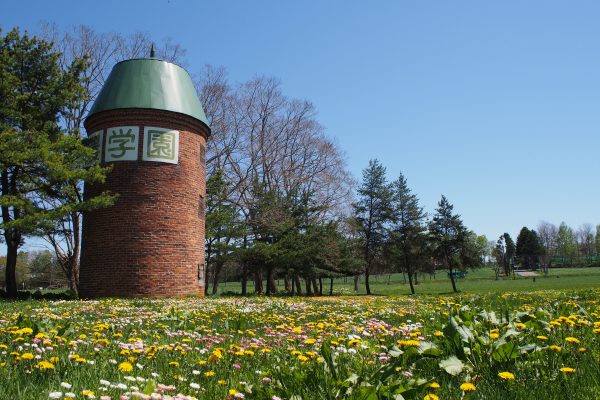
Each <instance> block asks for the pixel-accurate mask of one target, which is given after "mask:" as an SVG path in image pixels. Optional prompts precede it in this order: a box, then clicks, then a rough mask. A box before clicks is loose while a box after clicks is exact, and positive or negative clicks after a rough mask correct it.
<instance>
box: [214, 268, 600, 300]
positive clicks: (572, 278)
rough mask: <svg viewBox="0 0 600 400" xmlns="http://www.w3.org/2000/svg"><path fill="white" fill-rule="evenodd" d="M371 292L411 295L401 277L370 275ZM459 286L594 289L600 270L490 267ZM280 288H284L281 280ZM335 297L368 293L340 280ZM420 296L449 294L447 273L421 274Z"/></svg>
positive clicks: (234, 288) (224, 288)
mask: <svg viewBox="0 0 600 400" xmlns="http://www.w3.org/2000/svg"><path fill="white" fill-rule="evenodd" d="M370 281H371V293H372V294H376V295H405V294H410V287H409V285H408V282H406V283H405V282H404V280H403V278H402V274H391V275H389V274H385V275H375V276H371V280H370ZM456 285H457V288H458V290H460V291H461V292H472V293H493V292H511V291H532V290H546V289H567V290H568V289H592V288H600V268H597V267H596V268H556V269H552V270H550V272H549V273H548V275H546V276H544V275H543V274H541V273H540V275H539V276H537V277H536V278H535V281H534V280H533V278H531V277H519V276H517V277H516V278H515V279H513V278H512V277H510V278H504V277H501V278H500V279H498V280H496V279H495V275H494V272H493V271H492V270H491V269H488V268H482V269H478V270H474V271H469V272H468V273H467V276H466V278H463V279H457V281H456ZM278 288H283V282H282V281H279V284H278ZM248 289H249V290H252V289H253V283H252V282H251V281H250V282H249V283H248ZM333 290H334V294H338V295H339V294H345V295H351V294H357V295H361V294H365V287H364V279H361V283H360V287H359V291H358V292H354V288H353V279H352V278H351V277H349V278H338V279H335V280H334V286H333ZM415 290H416V292H417V294H450V293H452V285H451V283H450V279H449V278H448V276H447V274H446V273H445V272H443V271H439V272H438V273H437V274H436V275H435V277H434V276H430V275H429V274H424V275H419V284H418V285H416V287H415ZM219 292H220V293H225V292H234V293H240V283H239V282H227V283H221V284H220V285H219ZM323 293H329V280H328V279H325V280H323Z"/></svg>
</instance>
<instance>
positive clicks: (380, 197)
mask: <svg viewBox="0 0 600 400" xmlns="http://www.w3.org/2000/svg"><path fill="white" fill-rule="evenodd" d="M391 202H392V194H391V190H390V187H389V185H388V183H387V181H386V177H385V167H384V166H383V165H381V163H380V162H379V161H378V160H376V159H375V160H370V161H369V166H368V167H367V168H366V169H365V170H363V179H362V184H361V185H360V187H359V188H358V201H357V202H355V203H353V204H352V208H353V211H354V212H353V217H354V223H355V226H356V229H357V233H358V237H359V239H360V243H361V248H362V256H363V262H364V274H365V289H366V292H367V294H371V287H370V286H369V275H370V273H371V271H372V268H373V265H374V263H375V260H376V259H377V257H381V253H382V249H383V246H384V243H385V241H386V233H387V224H388V223H389V222H390V221H391V219H392V209H391Z"/></svg>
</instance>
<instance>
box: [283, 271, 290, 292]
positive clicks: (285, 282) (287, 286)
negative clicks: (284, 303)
mask: <svg viewBox="0 0 600 400" xmlns="http://www.w3.org/2000/svg"><path fill="white" fill-rule="evenodd" d="M283 286H284V288H285V291H286V292H288V293H289V292H290V278H289V277H288V276H287V275H286V276H284V277H283Z"/></svg>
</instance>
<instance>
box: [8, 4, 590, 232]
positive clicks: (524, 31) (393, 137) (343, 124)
mask: <svg viewBox="0 0 600 400" xmlns="http://www.w3.org/2000/svg"><path fill="white" fill-rule="evenodd" d="M42 20H46V21H53V22H55V23H57V24H58V26H59V27H61V28H67V27H69V26H72V25H77V24H86V25H90V26H92V27H94V28H95V29H96V30H98V31H101V32H108V31H118V32H122V33H130V32H136V31H144V32H149V33H150V34H151V35H152V36H153V37H154V38H155V39H156V40H158V41H160V40H161V39H162V38H164V37H171V38H173V40H174V41H175V42H178V43H180V44H181V45H182V46H183V47H185V48H186V49H187V59H188V61H189V70H190V72H191V73H195V72H199V71H200V70H201V68H202V66H203V65H204V64H212V65H216V66H224V67H226V68H227V70H228V71H229V76H230V78H231V80H232V81H233V82H241V81H244V80H247V79H250V78H252V77H253V76H254V75H256V74H261V75H262V74H265V75H272V76H275V77H278V78H280V79H281V81H282V83H283V90H284V92H285V93H286V94H287V95H288V96H290V97H296V98H301V99H308V100H310V101H312V102H313V103H314V104H315V106H316V107H317V109H318V110H319V117H318V118H319V121H320V122H321V123H322V124H323V125H325V127H326V128H327V132H328V134H329V135H330V136H332V137H334V138H335V139H336V140H337V143H338V144H339V146H340V147H341V148H342V149H343V150H344V152H345V153H346V155H347V160H348V165H349V168H350V170H351V172H352V173H353V174H354V175H355V177H357V178H358V179H360V176H361V170H362V169H363V168H365V167H366V165H367V164H368V160H369V159H371V158H378V159H379V160H380V161H381V162H382V163H383V164H384V165H385V166H386V167H387V170H388V174H389V178H390V179H394V178H395V177H397V175H398V173H399V172H400V171H402V172H403V173H404V175H405V176H406V178H407V179H408V183H409V185H410V186H411V188H412V189H413V191H414V192H415V193H417V194H418V196H419V198H420V199H421V202H422V205H423V206H424V207H425V208H426V210H427V211H430V212H431V211H432V210H433V209H434V208H435V206H436V203H437V201H438V200H439V198H440V196H441V194H444V195H446V197H448V199H449V200H450V202H451V203H453V204H454V206H455V210H456V211H457V212H458V213H459V214H461V215H462V217H463V220H464V222H465V224H466V225H467V226H468V227H469V228H470V229H473V230H475V231H476V232H477V233H479V234H485V235H486V236H488V238H489V239H496V238H497V237H498V236H499V235H500V234H502V233H503V232H509V233H510V234H511V235H512V236H513V237H516V236H517V234H518V231H519V230H520V228H521V227H522V226H528V227H530V228H535V227H536V226H537V224H538V223H539V222H540V221H541V220H546V221H549V222H552V223H555V224H557V225H558V224H559V223H560V222H561V221H565V222H566V223H567V224H568V225H570V226H572V227H573V228H577V227H578V226H579V225H580V224H582V223H584V222H589V223H592V224H597V223H600V212H599V211H598V205H597V204H598V199H600V185H599V182H598V181H599V179H598V172H599V171H600V168H599V167H600V157H598V153H599V151H600V112H599V110H600V51H599V50H600V24H598V21H600V3H598V2H595V1H570V2H566V1H560V2H559V1H548V0H547V1H445V0H440V1H418V2H417V1H373V2H364V1H363V2H358V1H317V0H315V1H295V2H292V1H283V0H279V1H275V0H274V1H215V2H207V1H183V0H164V1H151V0H147V1H129V0H127V1H123V0H121V1H112V0H104V1H102V2H92V1H83V0H79V1H53V2H49V1H20V2H16V1H7V2H5V3H4V4H3V6H2V13H0V26H1V27H2V28H3V29H10V28H11V27H12V26H20V27H21V28H23V29H27V30H29V31H30V32H35V31H37V30H38V27H39V22H40V21H42Z"/></svg>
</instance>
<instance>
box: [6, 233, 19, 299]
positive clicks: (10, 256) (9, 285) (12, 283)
mask: <svg viewBox="0 0 600 400" xmlns="http://www.w3.org/2000/svg"><path fill="white" fill-rule="evenodd" d="M8 232H9V233H8V234H6V233H5V234H4V237H5V238H6V271H5V283H6V296H7V297H8V298H10V299H14V298H16V297H17V276H16V270H17V253H18V250H19V244H20V240H15V239H14V236H15V235H14V234H12V235H11V233H12V232H13V230H12V229H9V230H8ZM11 236H13V237H12V238H11ZM17 236H18V235H17Z"/></svg>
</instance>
